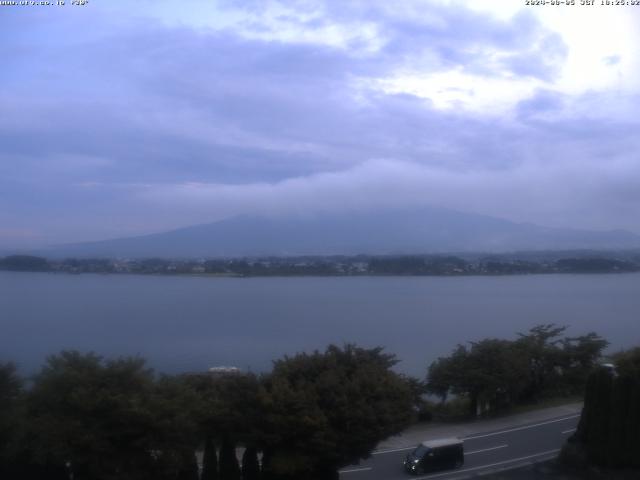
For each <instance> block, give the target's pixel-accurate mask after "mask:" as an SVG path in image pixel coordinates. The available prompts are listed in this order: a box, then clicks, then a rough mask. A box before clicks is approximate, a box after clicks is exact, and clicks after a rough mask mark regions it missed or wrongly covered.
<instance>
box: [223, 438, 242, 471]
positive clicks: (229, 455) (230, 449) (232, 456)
mask: <svg viewBox="0 0 640 480" xmlns="http://www.w3.org/2000/svg"><path fill="white" fill-rule="evenodd" d="M220 480H240V465H239V464H238V458H237V457H236V446H235V443H234V442H232V441H230V440H223V441H222V445H221V446H220Z"/></svg>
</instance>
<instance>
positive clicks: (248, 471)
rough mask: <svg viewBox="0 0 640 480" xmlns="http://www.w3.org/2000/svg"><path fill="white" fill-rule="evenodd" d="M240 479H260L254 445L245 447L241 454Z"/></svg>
mask: <svg viewBox="0 0 640 480" xmlns="http://www.w3.org/2000/svg"><path fill="white" fill-rule="evenodd" d="M242 480H260V463H259V462H258V449H257V448H256V447H247V448H246V449H245V451H244V453H243V454H242Z"/></svg>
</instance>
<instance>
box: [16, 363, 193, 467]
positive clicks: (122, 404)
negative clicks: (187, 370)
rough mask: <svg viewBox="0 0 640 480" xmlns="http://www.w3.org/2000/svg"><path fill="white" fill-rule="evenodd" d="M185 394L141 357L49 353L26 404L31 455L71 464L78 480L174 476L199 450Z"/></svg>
mask: <svg viewBox="0 0 640 480" xmlns="http://www.w3.org/2000/svg"><path fill="white" fill-rule="evenodd" d="M188 397H189V395H188V390H185V389H184V386H183V385H182V384H181V383H180V382H178V381H177V380H175V379H171V378H169V377H165V378H163V379H161V380H160V381H159V382H157V383H156V382H155V378H154V375H153V372H152V371H151V370H150V369H148V368H146V366H145V361H144V360H143V359H141V358H122V359H117V360H111V361H105V360H103V359H102V358H101V357H99V356H97V355H95V354H92V353H89V354H81V353H79V352H75V351H65V352H62V353H60V354H59V355H54V356H51V357H49V358H48V359H47V363H46V365H45V366H44V367H43V369H42V371H41V372H40V373H39V374H38V375H36V377H35V379H34V385H33V388H32V390H31V391H30V392H29V396H28V399H27V401H28V403H27V409H28V410H27V412H28V416H29V418H30V430H31V433H32V435H33V438H34V456H35V458H36V460H37V461H38V462H39V463H40V464H42V465H50V466H53V467H55V468H60V467H61V466H64V465H66V464H69V465H70V468H71V471H72V473H73V475H74V478H75V479H77V480H82V479H91V480H100V479H108V478H113V477H118V478H126V479H138V478H140V479H142V478H148V476H149V474H150V472H153V473H154V476H155V477H157V478H176V477H177V476H178V473H179V472H181V471H184V467H185V462H192V458H193V452H194V450H195V440H194V439H193V437H192V435H191V433H190V432H192V431H193V427H192V423H191V421H190V418H189V414H188V408H187V405H189V403H190V402H189V399H188ZM189 455H190V456H189Z"/></svg>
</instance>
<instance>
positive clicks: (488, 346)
mask: <svg viewBox="0 0 640 480" xmlns="http://www.w3.org/2000/svg"><path fill="white" fill-rule="evenodd" d="M526 373H527V366H526V364H525V363H524V360H523V359H522V358H521V357H520V355H519V354H518V351H517V349H516V346H515V344H514V342H510V341H508V340H498V339H485V340H482V341H480V342H472V343H471V346H470V348H467V347H465V346H464V345H458V347H457V348H456V349H455V350H454V351H453V353H452V354H451V356H450V357H446V358H440V359H438V360H437V361H435V362H433V363H432V364H431V366H430V367H429V377H428V382H427V387H428V390H429V391H430V392H431V393H433V394H437V395H439V396H440V397H441V398H443V399H444V398H446V396H447V395H448V393H449V392H451V393H454V394H456V395H464V396H466V397H468V398H469V413H470V414H471V415H476V414H478V413H479V412H480V410H482V406H484V407H485V408H486V409H496V408H504V407H508V406H510V405H512V404H513V403H514V402H515V401H516V400H517V399H518V397H519V395H520V393H521V391H522V389H523V388H524V385H523V378H526Z"/></svg>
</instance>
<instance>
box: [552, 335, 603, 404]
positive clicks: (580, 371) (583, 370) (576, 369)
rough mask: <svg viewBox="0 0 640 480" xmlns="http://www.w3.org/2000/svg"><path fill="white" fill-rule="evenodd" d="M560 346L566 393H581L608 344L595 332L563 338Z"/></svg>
mask: <svg viewBox="0 0 640 480" xmlns="http://www.w3.org/2000/svg"><path fill="white" fill-rule="evenodd" d="M561 345H562V353H563V356H562V361H561V368H562V380H563V383H564V385H566V388H567V390H568V391H567V393H582V391H583V390H584V387H585V385H586V382H587V377H588V376H589V373H590V372H591V371H592V370H593V368H594V367H595V366H596V365H597V363H598V360H599V359H600V358H601V356H602V351H603V350H604V349H605V348H606V347H607V346H608V345H609V342H608V341H606V340H605V339H603V338H602V337H600V336H599V335H598V334H596V333H595V332H589V333H587V334H586V335H581V336H579V337H573V338H564V339H563V340H562V342H561Z"/></svg>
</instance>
